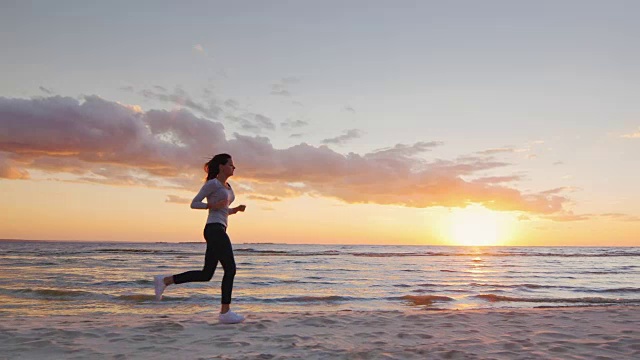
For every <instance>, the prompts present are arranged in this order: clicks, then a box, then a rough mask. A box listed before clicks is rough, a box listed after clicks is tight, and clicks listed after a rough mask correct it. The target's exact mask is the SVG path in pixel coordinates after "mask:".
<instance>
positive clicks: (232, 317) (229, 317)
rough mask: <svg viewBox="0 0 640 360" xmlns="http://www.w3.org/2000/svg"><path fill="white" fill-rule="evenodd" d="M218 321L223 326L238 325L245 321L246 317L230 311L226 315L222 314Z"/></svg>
mask: <svg viewBox="0 0 640 360" xmlns="http://www.w3.org/2000/svg"><path fill="white" fill-rule="evenodd" d="M218 320H219V321H220V323H221V324H237V323H241V322H243V321H244V316H242V315H240V314H236V313H234V312H233V311H231V310H229V311H227V312H226V313H224V314H220V315H219V316H218Z"/></svg>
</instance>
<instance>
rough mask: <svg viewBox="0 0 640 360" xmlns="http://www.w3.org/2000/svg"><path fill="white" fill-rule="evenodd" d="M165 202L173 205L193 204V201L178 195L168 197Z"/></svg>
mask: <svg viewBox="0 0 640 360" xmlns="http://www.w3.org/2000/svg"><path fill="white" fill-rule="evenodd" d="M164 202H166V203H172V204H191V199H188V198H185V197H182V196H178V195H167V198H166V199H165V200H164Z"/></svg>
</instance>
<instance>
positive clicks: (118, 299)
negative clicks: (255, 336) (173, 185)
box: [0, 241, 640, 316]
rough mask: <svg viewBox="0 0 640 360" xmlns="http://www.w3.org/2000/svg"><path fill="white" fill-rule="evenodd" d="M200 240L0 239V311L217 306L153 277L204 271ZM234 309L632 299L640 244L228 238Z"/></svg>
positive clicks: (211, 287)
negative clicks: (156, 292) (157, 296)
mask: <svg viewBox="0 0 640 360" xmlns="http://www.w3.org/2000/svg"><path fill="white" fill-rule="evenodd" d="M205 247H206V245H205V244H204V243H124V242H113V243H101V242H55V241H0V315H4V316H12V315H20V316H24V315H26V316H29V315H34V316H46V315H67V314H68V315H71V314H73V315H86V316H92V315H94V314H95V315H98V314H110V313H118V314H132V315H140V314H152V313H153V314H155V313H158V312H162V313H166V314H194V313H200V312H212V313H215V311H217V309H218V307H219V303H220V283H221V279H222V274H223V269H222V267H221V266H220V265H219V266H218V269H217V270H216V273H215V275H214V277H213V279H212V280H211V281H210V282H202V283H190V284H182V285H176V286H170V287H168V288H167V290H166V292H165V295H164V298H163V300H162V301H161V302H156V301H154V296H153V275H157V274H166V275H169V274H176V273H180V272H183V271H187V270H198V269H201V268H202V265H203V260H204V252H205ZM234 252H235V258H236V263H237V268H238V270H237V274H236V277H235V283H234V289H233V307H234V309H237V310H239V311H244V312H272V311H274V312H307V311H334V310H335V311H338V310H354V311H358V310H365V311H377V310H401V311H402V310H403V309H413V310H424V311H433V310H447V309H495V308H533V307H559V306H607V305H628V306H638V305H640V248H639V247H454V246H452V247H436V246H369V245H286V244H235V245H234Z"/></svg>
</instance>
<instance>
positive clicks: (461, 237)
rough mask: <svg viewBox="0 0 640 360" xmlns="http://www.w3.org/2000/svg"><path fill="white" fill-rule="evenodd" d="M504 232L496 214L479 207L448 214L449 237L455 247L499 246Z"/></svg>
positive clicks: (470, 207)
mask: <svg viewBox="0 0 640 360" xmlns="http://www.w3.org/2000/svg"><path fill="white" fill-rule="evenodd" d="M505 230H506V226H505V225H504V221H503V219H501V217H500V214H499V213H498V212H495V211H492V210H489V209H487V208H485V207H482V206H479V205H473V206H468V207H466V208H463V209H453V210H452V211H451V214H450V220H449V236H450V239H451V241H452V242H453V243H455V244H457V245H465V246H492V245H499V244H500V242H501V237H502V236H501V235H502V234H503V233H504V231H505Z"/></svg>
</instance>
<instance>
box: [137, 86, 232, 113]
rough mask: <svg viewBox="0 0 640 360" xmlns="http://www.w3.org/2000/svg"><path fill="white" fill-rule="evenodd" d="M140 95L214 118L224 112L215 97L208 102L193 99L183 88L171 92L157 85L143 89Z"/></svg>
mask: <svg viewBox="0 0 640 360" xmlns="http://www.w3.org/2000/svg"><path fill="white" fill-rule="evenodd" d="M140 95H142V96H144V97H145V98H147V99H152V100H158V101H160V102H164V103H170V104H174V105H178V106H180V107H181V108H187V109H189V110H192V111H195V112H198V113H200V114H202V115H204V116H207V117H209V118H213V119H216V118H218V117H219V116H220V114H221V113H222V108H221V107H220V106H219V105H218V103H217V101H216V100H215V99H212V100H209V102H208V103H201V102H198V101H196V100H194V99H192V98H191V97H190V96H189V94H187V93H186V92H185V91H184V90H182V89H175V90H174V91H173V92H171V93H169V92H168V91H167V90H166V89H165V88H163V87H161V86H158V85H156V86H154V87H153V89H144V90H141V91H140Z"/></svg>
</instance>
